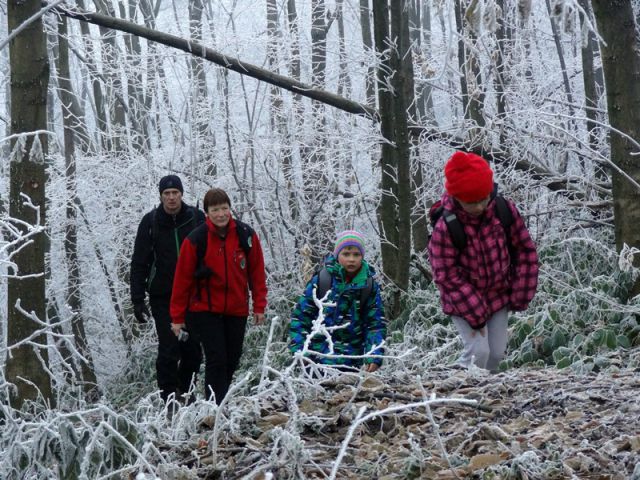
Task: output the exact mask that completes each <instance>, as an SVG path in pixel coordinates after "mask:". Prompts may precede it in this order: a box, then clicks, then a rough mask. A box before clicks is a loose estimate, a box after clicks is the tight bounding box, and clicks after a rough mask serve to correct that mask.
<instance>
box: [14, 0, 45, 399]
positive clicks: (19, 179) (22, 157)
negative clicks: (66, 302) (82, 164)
mask: <svg viewBox="0 0 640 480" xmlns="http://www.w3.org/2000/svg"><path fill="white" fill-rule="evenodd" d="M40 8H41V4H40V1H39V0H9V1H8V2H7V21H8V32H12V31H13V30H14V29H15V28H17V27H19V26H20V25H21V24H22V23H23V22H24V21H25V20H27V19H28V18H29V17H31V16H32V15H34V14H35V13H36V12H38V11H40ZM9 55H10V58H11V63H10V64H11V133H12V134H18V133H25V132H35V131H38V130H43V129H46V127H47V104H46V99H47V86H48V84H49V63H48V60H47V45H46V39H45V35H44V29H43V25H42V20H41V19H38V20H36V21H33V22H32V23H31V24H30V25H29V26H28V27H27V28H26V29H25V30H24V31H22V32H21V33H20V34H19V35H18V36H16V38H14V39H13V40H12V41H11V42H10V44H9ZM16 142H24V148H15V147H17V146H16V145H15V143H16ZM11 143H12V157H11V158H10V162H11V165H10V185H9V215H10V216H11V217H12V218H15V219H17V220H20V221H23V222H26V223H27V224H30V225H38V226H44V225H45V218H46V210H45V207H46V203H45V198H46V196H45V185H46V183H47V182H46V180H47V178H46V171H45V156H46V154H47V136H46V135H45V134H37V135H34V134H28V133H26V134H25V136H24V137H22V138H20V139H14V140H12V142H11ZM23 195H26V196H27V197H28V199H29V200H28V201H29V202H30V203H31V204H33V205H34V206H35V207H36V209H37V210H35V209H33V208H31V207H30V206H28V205H27V202H26V198H25V197H23ZM16 227H17V228H20V229H21V230H22V231H24V230H23V227H20V226H18V225H17V226H16ZM31 241H32V242H31V243H30V244H28V245H26V246H25V247H24V248H22V249H21V250H20V251H18V252H16V253H15V254H14V256H13V261H14V262H15V264H16V265H17V269H18V271H17V272H15V275H19V276H21V277H22V278H19V277H18V278H16V277H11V278H9V284H8V310H9V312H8V330H7V346H8V348H11V347H12V346H13V345H16V344H18V343H20V342H23V341H25V343H24V344H22V345H20V346H17V347H15V348H11V350H8V353H7V363H6V371H5V376H6V379H7V381H8V382H10V383H12V384H14V385H15V386H16V390H15V391H12V398H13V400H14V401H15V405H16V406H18V407H20V406H22V404H23V403H24V402H25V401H26V400H35V399H36V398H38V397H39V396H42V398H43V399H44V400H45V401H46V402H50V403H54V402H55V397H54V396H53V392H52V389H51V379H50V378H49V369H48V365H47V363H48V358H49V355H48V352H47V335H46V333H38V331H39V330H40V329H41V328H42V327H41V326H40V325H38V324H37V323H36V322H35V321H34V320H33V319H31V318H29V317H28V316H27V315H24V314H23V313H22V312H21V311H20V310H18V305H19V306H20V308H21V309H23V310H24V311H26V312H33V314H34V315H35V316H36V317H37V318H38V319H39V320H40V321H41V322H44V321H45V318H46V299H45V279H44V271H45V255H46V253H47V252H46V251H45V250H46V239H45V233H44V230H43V231H41V232H39V233H37V234H35V235H34V236H33V237H32V238H31ZM28 339H30V340H28Z"/></svg>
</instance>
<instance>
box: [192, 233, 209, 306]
mask: <svg viewBox="0 0 640 480" xmlns="http://www.w3.org/2000/svg"><path fill="white" fill-rule="evenodd" d="M189 240H190V241H191V242H192V243H193V244H194V245H195V246H196V268H195V270H194V277H195V279H196V284H197V287H196V295H199V294H200V290H201V288H202V282H203V281H204V282H206V284H207V287H208V285H209V277H210V276H211V270H209V268H208V267H207V266H206V265H205V263H204V257H205V255H206V253H207V244H208V243H209V229H208V228H207V224H206V223H201V224H200V225H198V226H197V227H196V228H194V229H193V230H192V231H191V233H190V234H189ZM207 300H208V302H209V310H211V292H209V288H207Z"/></svg>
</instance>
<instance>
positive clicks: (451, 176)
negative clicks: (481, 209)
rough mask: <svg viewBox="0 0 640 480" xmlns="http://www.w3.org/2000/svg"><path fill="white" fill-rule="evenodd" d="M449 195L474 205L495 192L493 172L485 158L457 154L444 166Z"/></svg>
mask: <svg viewBox="0 0 640 480" xmlns="http://www.w3.org/2000/svg"><path fill="white" fill-rule="evenodd" d="M444 177H445V183H444V188H446V190H447V193H448V194H449V195H451V196H452V197H455V198H456V199H458V200H461V201H463V202H466V203H473V202H477V201H479V200H482V199H484V198H486V197H488V196H489V194H490V193H491V192H492V191H493V171H492V170H491V167H489V162H487V161H486V160H485V159H484V158H482V157H480V156H478V155H476V154H474V153H465V152H456V153H454V154H453V155H451V158H450V159H449V160H448V161H447V164H446V165H445V166H444Z"/></svg>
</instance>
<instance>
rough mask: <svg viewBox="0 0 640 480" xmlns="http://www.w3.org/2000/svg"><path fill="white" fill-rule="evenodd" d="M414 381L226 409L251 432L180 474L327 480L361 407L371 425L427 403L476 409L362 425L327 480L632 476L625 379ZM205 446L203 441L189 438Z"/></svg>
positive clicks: (553, 373)
mask: <svg viewBox="0 0 640 480" xmlns="http://www.w3.org/2000/svg"><path fill="white" fill-rule="evenodd" d="M419 378H420V379H421V380H420V382H419V383H418V381H417V380H416V377H410V376H407V377H399V376H398V375H395V376H393V377H390V378H385V376H384V375H372V376H368V377H365V378H363V377H359V378H358V377H336V378H332V379H330V380H327V381H324V382H320V385H318V384H316V385H313V386H312V387H309V388H306V389H305V388H303V387H299V388H296V390H295V392H296V393H295V394H296V396H297V398H295V399H294V398H290V397H288V396H285V395H282V394H281V395H277V394H274V393H273V392H274V391H280V392H286V391H287V390H286V389H274V390H272V391H271V393H270V394H269V395H265V396H263V397H262V398H260V399H259V404H260V408H259V409H254V411H252V410H250V409H249V408H248V405H250V404H251V403H250V402H240V401H238V402H234V401H232V402H230V404H229V409H238V408H246V409H247V410H246V411H243V412H242V413H241V414H240V415H241V416H242V417H243V418H244V420H245V421H247V422H248V423H251V424H252V425H253V428H252V431H246V432H244V433H243V432H239V431H238V428H237V427H233V426H229V427H225V429H227V430H235V431H234V432H233V434H231V432H227V433H228V434H227V435H223V436H222V437H221V438H222V440H221V444H220V445H219V448H218V461H217V464H216V465H215V466H214V465H206V464H205V463H206V462H202V463H200V464H198V463H197V462H192V463H191V466H192V467H193V468H194V473H195V472H197V475H198V478H229V479H231V478H256V479H257V478H275V479H283V478H306V479H315V478H318V479H320V478H328V476H329V475H330V472H331V470H332V468H333V465H334V462H335V459H336V457H337V454H338V452H339V450H340V448H341V446H342V444H343V441H344V439H345V438H346V436H347V431H348V429H349V428H350V426H351V424H352V423H353V421H354V419H355V418H356V414H357V411H358V410H359V409H360V408H361V407H363V406H364V407H366V412H367V413H371V412H374V411H383V410H384V409H387V408H390V407H397V406H401V405H406V404H408V403H415V402H420V401H424V400H428V399H429V398H433V397H432V396H433V395H435V397H436V398H450V399H456V398H459V399H465V400H469V399H475V400H477V401H478V402H479V405H478V407H472V406H468V405H460V404H446V405H438V406H433V407H431V409H430V410H431V414H432V417H431V418H432V420H431V419H430V417H429V412H428V411H427V410H426V408H417V409H407V410H404V411H401V412H399V413H395V414H390V415H386V414H382V415H380V416H376V417H374V418H372V419H369V420H368V421H366V422H364V423H362V425H359V426H358V428H357V429H356V431H355V434H354V436H353V437H352V439H351V441H350V442H349V444H348V446H346V447H345V448H346V451H345V456H344V458H343V459H342V462H341V464H340V466H339V468H338V470H337V475H336V478H340V479H363V478H364V479H380V480H383V479H384V480H390V479H407V478H425V479H426V478H429V479H442V480H444V479H456V478H483V479H484V478H495V479H507V478H513V479H562V478H567V479H569V478H579V479H586V478H588V479H603V480H604V479H610V480H617V479H620V480H622V479H629V478H632V477H633V475H634V472H635V474H636V475H639V474H640V420H639V419H640V373H639V372H637V371H623V372H618V373H610V374H604V373H602V374H598V375H595V374H593V375H574V374H572V373H569V372H568V371H567V370H556V369H545V370H518V371H512V372H508V373H503V374H498V375H490V374H487V373H483V372H480V371H475V372H470V371H466V370H457V369H448V368H442V369H438V370H433V371H430V372H423V373H422V375H421V377H419ZM245 398H246V397H245ZM238 414H239V412H238V411H237V410H236V411H235V415H238ZM437 435H439V438H438V436H437ZM207 436H208V431H207V430H203V431H202V432H201V438H207ZM439 439H440V440H439ZM440 442H441V443H440ZM200 445H202V443H200ZM269 475H273V476H272V477H269ZM634 478H635V477H634Z"/></svg>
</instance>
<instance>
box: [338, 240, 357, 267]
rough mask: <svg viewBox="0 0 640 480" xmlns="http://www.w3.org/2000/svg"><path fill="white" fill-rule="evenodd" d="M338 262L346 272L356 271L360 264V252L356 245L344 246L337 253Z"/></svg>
mask: <svg viewBox="0 0 640 480" xmlns="http://www.w3.org/2000/svg"><path fill="white" fill-rule="evenodd" d="M338 263H339V264H340V265H342V267H343V268H344V269H345V271H346V272H347V273H348V274H352V273H356V272H357V271H358V270H360V267H361V266H362V254H361V253H360V250H358V247H352V246H348V247H344V248H343V249H342V250H340V253H339V254H338Z"/></svg>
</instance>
